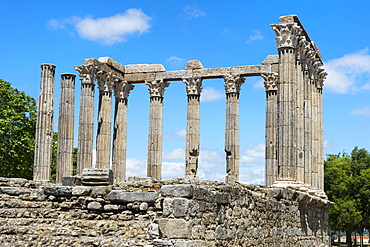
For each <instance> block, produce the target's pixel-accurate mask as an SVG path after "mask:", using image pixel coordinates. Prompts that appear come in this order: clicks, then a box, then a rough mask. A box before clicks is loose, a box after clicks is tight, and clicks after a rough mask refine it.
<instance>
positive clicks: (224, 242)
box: [0, 177, 332, 247]
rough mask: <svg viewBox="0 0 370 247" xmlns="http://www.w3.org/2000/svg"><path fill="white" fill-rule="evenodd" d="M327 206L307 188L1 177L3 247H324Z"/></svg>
mask: <svg viewBox="0 0 370 247" xmlns="http://www.w3.org/2000/svg"><path fill="white" fill-rule="evenodd" d="M331 205H332V204H331V202H329V201H327V200H325V199H323V198H319V197H316V196H314V195H310V194H309V193H308V192H304V191H297V190H292V189H287V188H264V187H259V186H250V185H243V184H235V185H228V184H225V183H222V182H210V181H199V182H192V183H191V182H190V181H189V180H185V179H176V180H166V181H156V180H152V179H145V178H137V177H133V178H130V179H129V182H125V183H121V184H120V185H114V186H58V185H55V184H47V183H42V182H34V181H28V180H25V179H19V178H18V179H17V178H0V246H12V247H13V246H153V247H159V246H178V247H180V246H181V247H185V246H187V247H190V246H327V245H328V243H329V237H328V223H327V222H328V208H329V207H330V206H331Z"/></svg>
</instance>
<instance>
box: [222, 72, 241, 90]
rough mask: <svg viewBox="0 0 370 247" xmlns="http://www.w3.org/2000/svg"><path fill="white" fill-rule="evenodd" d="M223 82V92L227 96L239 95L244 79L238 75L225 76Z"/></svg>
mask: <svg viewBox="0 0 370 247" xmlns="http://www.w3.org/2000/svg"><path fill="white" fill-rule="evenodd" d="M224 80H225V85H224V86H225V91H226V93H227V94H230V93H236V94H239V92H240V88H241V86H242V84H243V83H244V81H245V78H244V77H241V76H240V75H227V76H224Z"/></svg>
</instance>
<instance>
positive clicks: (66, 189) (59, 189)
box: [44, 186, 73, 196]
mask: <svg viewBox="0 0 370 247" xmlns="http://www.w3.org/2000/svg"><path fill="white" fill-rule="evenodd" d="M72 189H73V187H72V186H53V187H45V188H44V194H45V195H53V196H72Z"/></svg>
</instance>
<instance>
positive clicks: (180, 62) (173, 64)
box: [166, 56, 186, 69]
mask: <svg viewBox="0 0 370 247" xmlns="http://www.w3.org/2000/svg"><path fill="white" fill-rule="evenodd" d="M166 63H167V64H168V65H169V67H170V68H171V69H184V68H185V65H186V59H185V58H181V57H176V56H172V57H170V58H168V59H167V60H166Z"/></svg>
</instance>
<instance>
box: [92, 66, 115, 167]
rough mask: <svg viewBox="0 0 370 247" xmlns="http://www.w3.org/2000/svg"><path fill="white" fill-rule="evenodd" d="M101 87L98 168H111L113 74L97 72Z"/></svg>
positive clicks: (97, 148) (97, 145)
mask: <svg viewBox="0 0 370 247" xmlns="http://www.w3.org/2000/svg"><path fill="white" fill-rule="evenodd" d="M97 79H98V87H99V104H98V129H97V136H96V168H98V169H109V168H110V152H111V133H112V123H111V122H112V120H111V119H112V79H113V78H112V74H111V73H107V72H105V71H99V72H98V73H97Z"/></svg>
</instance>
